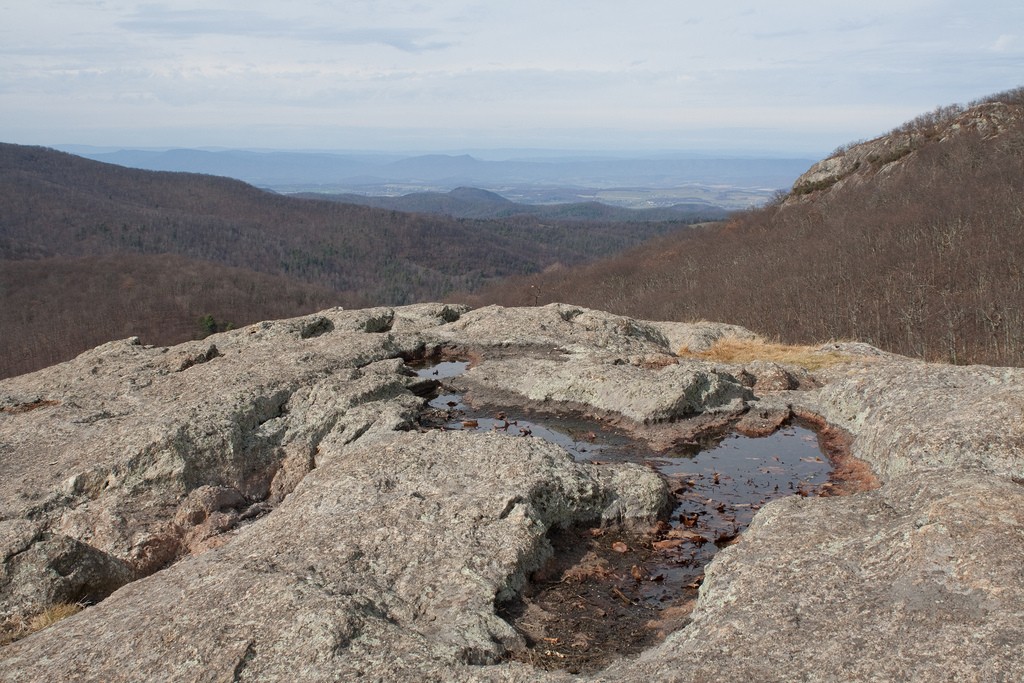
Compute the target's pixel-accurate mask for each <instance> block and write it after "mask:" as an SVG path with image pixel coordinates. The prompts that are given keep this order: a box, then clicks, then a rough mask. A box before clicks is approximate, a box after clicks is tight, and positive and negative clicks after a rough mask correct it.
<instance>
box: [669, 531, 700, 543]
mask: <svg viewBox="0 0 1024 683" xmlns="http://www.w3.org/2000/svg"><path fill="white" fill-rule="evenodd" d="M668 536H669V538H678V539H682V540H684V541H690V542H691V543H696V544H697V545H700V544H702V543H707V542H708V539H707V538H705V537H704V536H701V535H700V534H698V533H697V532H696V531H688V530H686V529H673V530H672V531H670V532H668Z"/></svg>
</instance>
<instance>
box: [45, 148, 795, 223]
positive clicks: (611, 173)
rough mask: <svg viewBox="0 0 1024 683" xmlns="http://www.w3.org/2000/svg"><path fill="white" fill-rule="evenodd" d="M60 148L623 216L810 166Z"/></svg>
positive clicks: (174, 167) (362, 189) (744, 199)
mask: <svg viewBox="0 0 1024 683" xmlns="http://www.w3.org/2000/svg"><path fill="white" fill-rule="evenodd" d="M64 149H65V150H66V151H70V152H73V153H75V154H77V155H79V156H83V157H86V158H89V159H94V160H96V161H103V162H107V163H112V164H118V165H121V166H127V167H130V168H140V169H146V170H152V171H185V172H191V173H206V174H210V175H219V176H226V177H229V178H236V179H238V180H243V181H245V182H247V183H251V184H253V185H257V186H259V187H264V188H268V189H273V190H275V191H277V192H289V193H290V192H327V193H356V194H362V195H386V196H394V195H399V194H409V193H413V192H423V191H430V192H449V191H451V190H454V189H456V188H459V187H479V188H483V189H486V190H490V191H492V192H497V193H499V194H501V195H502V196H504V197H506V198H508V199H513V200H515V201H521V202H527V203H550V202H580V201H587V200H597V201H600V202H602V203H605V204H613V205H619V206H625V207H629V208H641V207H642V208H653V207H665V206H671V205H674V204H686V203H695V202H696V203H706V204H713V205H717V206H720V207H722V208H726V209H731V208H745V207H747V206H750V205H751V204H756V203H761V202H763V201H764V200H766V199H768V198H769V197H770V196H771V195H772V193H774V192H775V191H777V190H779V189H789V187H790V186H791V185H792V184H793V181H794V180H795V179H796V178H797V176H799V175H800V174H801V173H803V172H804V171H805V170H806V169H807V167H808V166H810V165H811V164H812V163H813V162H814V161H815V160H813V159H775V158H708V157H697V156H689V157H688V156H682V155H677V156H660V157H654V158H621V157H608V156H604V157H602V156H576V157H566V156H560V157H559V156H551V157H538V158H528V159H505V160H484V159H479V158H476V157H474V156H471V155H468V154H461V155H447V154H429V155H419V156H405V157H403V156H397V155H393V154H338V153H319V152H279V151H243V150H219V151H207V150H197V149H172V150H163V151H153V150H133V149H127V150H117V151H110V150H97V149H91V148H85V147H65V148H64Z"/></svg>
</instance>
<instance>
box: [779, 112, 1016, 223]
mask: <svg viewBox="0 0 1024 683" xmlns="http://www.w3.org/2000/svg"><path fill="white" fill-rule="evenodd" d="M1022 119H1024V109H1022V108H1021V107H1020V106H1019V105H1017V104H1005V103H1002V102H986V103H982V104H977V105H975V106H972V107H970V108H967V109H963V108H959V107H950V108H948V110H938V111H936V112H934V113H933V114H932V115H926V116H923V117H919V118H918V119H916V120H914V121H911V122H909V123H907V124H905V125H904V126H901V127H900V128H897V129H896V130H893V131H892V132H890V133H888V134H886V135H882V136H880V137H877V138H874V139H872V140H866V141H863V142H858V143H854V144H852V145H849V146H847V147H842V148H840V149H838V150H836V152H834V153H833V154H832V155H830V156H829V157H827V158H826V159H823V160H821V161H819V162H817V163H816V164H814V165H813V166H811V168H809V169H808V170H807V172H806V173H804V174H803V175H801V176H800V177H799V178H797V180H796V182H795V183H793V191H792V193H791V194H790V196H789V198H788V199H787V200H786V201H787V202H789V203H794V202H799V201H802V200H803V198H805V197H807V196H809V195H811V194H815V193H818V192H825V191H832V190H833V189H837V188H841V187H842V186H843V185H846V184H857V183H862V182H864V181H865V180H866V179H868V178H870V177H872V176H874V175H877V174H886V173H891V172H893V171H895V170H896V169H898V167H899V165H900V164H901V163H903V162H904V160H905V159H907V158H909V157H911V156H912V155H913V154H914V153H915V152H916V151H917V150H919V149H921V148H922V147H923V146H925V145H928V144H942V143H944V142H947V141H949V140H952V139H955V138H957V137H958V136H961V135H964V134H976V135H979V136H980V137H981V138H983V139H985V138H995V137H998V136H1000V135H1003V134H1004V133H1006V132H1007V131H1009V130H1013V129H1015V128H1016V127H1017V126H1018V125H1019V124H1020V121H1021V120H1022Z"/></svg>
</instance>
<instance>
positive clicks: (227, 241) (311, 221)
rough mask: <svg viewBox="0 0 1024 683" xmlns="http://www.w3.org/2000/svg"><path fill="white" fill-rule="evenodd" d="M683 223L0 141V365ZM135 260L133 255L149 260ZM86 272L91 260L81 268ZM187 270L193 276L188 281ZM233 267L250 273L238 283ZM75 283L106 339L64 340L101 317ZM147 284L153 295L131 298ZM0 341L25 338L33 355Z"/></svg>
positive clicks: (508, 263)
mask: <svg viewBox="0 0 1024 683" xmlns="http://www.w3.org/2000/svg"><path fill="white" fill-rule="evenodd" d="M684 226H685V222H683V221H674V222H634V223H628V224H627V223H622V222H616V221H603V222H602V221H594V222H588V223H586V224H585V225H584V224H581V223H579V222H567V221H554V220H548V219H541V218H537V217H532V216H519V217H512V218H508V219H501V220H469V219H453V218H450V217H444V216H432V215H425V214H410V213H401V212H397V211H392V210H385V209H376V208H371V207H363V206H355V205H351V204H343V203H338V202H330V201H320V200H309V199H300V198H294V197H285V196H281V195H277V194H274V193H271V192H266V191H263V190H260V189H258V188H255V187H253V186H251V185H247V184H245V183H243V182H240V181H237V180H231V179H228V178H222V177H215V176H209V175H199V174H191V173H173V172H153V171H142V170H137V169H129V168H124V167H121V166H116V165H112V164H105V163H100V162H96V161H92V160H88V159H84V158H81V157H77V156H74V155H70V154H66V153H63V152H57V151H54V150H50V149H45V148H40V147H24V146H19V145H7V144H0V280H2V281H3V282H6V283H7V284H5V285H4V288H3V289H2V290H0V311H2V313H0V327H2V329H3V330H4V335H3V338H2V346H0V374H10V373H12V372H22V371H26V370H27V369H31V368H35V367H42V365H44V364H46V363H49V362H53V361H54V360H55V359H61V358H66V357H68V356H69V355H70V354H74V353H76V352H78V351H81V350H83V349H85V348H87V347H88V346H89V345H92V344H95V343H96V342H97V339H99V340H100V341H103V340H105V339H110V338H113V337H114V336H117V335H124V334H125V333H131V334H143V336H144V341H146V342H149V343H157V342H159V343H171V342H175V341H181V336H182V334H183V333H184V332H183V331H184V330H186V329H194V322H195V320H196V318H197V317H198V316H204V315H211V314H213V315H217V316H223V318H224V319H226V320H231V321H232V322H235V323H236V324H244V323H247V322H252V321H253V320H258V319H263V318H268V317H275V316H280V315H287V314H289V312H290V311H289V310H285V309H282V308H281V307H278V306H276V303H275V305H274V306H270V305H268V304H269V303H270V300H271V299H272V298H273V297H272V295H268V292H274V291H282V292H283V291H289V292H292V294H290V295H289V296H288V297H284V298H283V299H282V300H281V301H282V302H284V301H290V302H292V303H294V302H296V301H306V302H313V301H316V302H328V301H329V302H330V303H333V304H338V305H344V306H364V305H378V304H402V303H408V302H412V301H421V300H426V299H439V298H442V297H444V296H445V295H446V294H447V293H448V292H450V291H452V290H454V289H456V288H459V289H466V290H473V289H475V288H477V287H479V286H480V285H481V284H483V283H485V282H487V281H489V280H491V279H495V278H501V277H505V276H509V275H514V274H525V273H530V272H539V271H541V270H543V269H545V268H551V267H555V266H559V265H573V264H578V263H582V262H585V261H587V260H592V259H594V258H597V257H599V256H602V255H607V254H610V253H613V252H614V251H615V250H621V249H624V248H627V247H629V246H632V245H635V244H639V243H640V242H642V241H643V240H645V239H647V238H649V237H651V236H654V235H658V234H664V233H666V232H671V231H673V230H677V229H681V228H683V227H684ZM125 255H132V256H133V258H131V259H129V258H127V256H125ZM136 257H147V258H148V261H146V263H147V265H142V263H143V261H142V260H140V259H139V258H136ZM170 257H175V258H174V259H171V258H170ZM118 259H121V260H120V261H119V260H118ZM119 263H123V265H118V264H119ZM50 267H52V268H53V269H54V270H52V271H51V272H50V277H49V278H48V279H47V278H44V275H46V273H47V272H48V271H47V268H50ZM89 268H95V269H98V270H97V272H95V273H88V272H87V271H88V270H89ZM121 268H124V269H126V270H130V271H131V272H130V276H131V279H132V280H133V281H134V282H135V283H136V286H135V289H133V290H131V289H125V288H123V287H121V285H120V284H119V283H120V282H121V281H120V280H118V279H117V278H116V277H110V275H112V274H113V273H117V272H118V271H119V269H121ZM187 271H195V272H196V273H200V274H201V277H198V278H197V277H192V276H188V277H186V276H185V273H186V272H187ZM246 271H248V272H251V273H253V274H254V276H253V277H252V278H251V280H250V281H249V282H248V283H247V284H242V281H243V280H244V279H245V276H244V272H246ZM147 272H152V273H153V274H154V278H149V277H147ZM156 273H159V274H160V278H161V279H160V280H159V282H158V281H157V280H156V279H155V274H156ZM176 274H180V277H179V276H178V275H176ZM257 275H258V276H257ZM25 278H28V279H29V280H31V281H33V282H37V283H41V282H43V281H44V280H45V282H46V284H45V285H43V284H38V285H37V287H36V289H35V291H34V292H33V293H32V295H31V297H29V298H26V294H25V292H24V290H23V289H22V288H20V287H18V286H17V285H18V283H19V282H21V281H23V280H24V279H25ZM86 282H87V283H89V284H88V289H89V291H90V292H91V293H92V300H93V301H95V308H97V309H101V308H102V309H103V310H104V311H105V313H104V315H114V317H113V318H111V319H110V320H108V322H107V331H106V332H105V333H103V334H105V335H107V336H105V337H103V336H102V335H100V334H99V333H98V332H97V333H96V334H94V333H89V334H84V333H83V336H82V338H81V339H79V340H78V341H77V342H75V341H73V340H72V339H71V337H73V336H74V335H76V334H78V331H81V330H85V329H87V328H88V329H91V328H92V326H91V324H85V323H83V322H82V321H81V320H79V319H78V318H76V317H75V316H79V315H81V316H84V318H86V319H88V318H89V316H91V315H99V313H98V312H93V311H90V310H89V308H90V306H89V305H88V302H82V301H81V300H80V299H79V298H78V294H79V293H80V292H78V291H76V289H81V286H82V283H86ZM145 288H150V289H154V290H156V291H154V292H147V293H146V295H145V297H144V298H143V299H140V300H136V299H132V298H131V296H130V295H132V296H134V294H137V293H139V292H140V291H141V290H142V289H145ZM186 289H188V290H189V291H195V290H197V289H199V290H202V291H203V292H204V296H203V298H197V297H194V298H191V299H189V301H190V302H191V303H190V304H189V305H183V304H182V303H181V301H182V294H181V293H180V292H181V291H184V290H186ZM238 291H245V292H249V298H248V299H246V300H242V299H239V298H238V297H237V296H236V295H235V294H234V293H235V292H238ZM159 292H163V293H162V294H161V295H160V296H162V297H163V298H160V297H158V296H157V294H158V293H159ZM221 293H223V294H224V298H221V299H218V295H219V294H221ZM228 293H232V294H231V295H230V297H228ZM228 299H230V302H229V300H228ZM143 301H144V302H145V303H140V302H143ZM118 302H119V303H118ZM260 302H262V303H260ZM229 303H230V305H229ZM104 306H106V307H107V308H103V307H104ZM300 308H301V306H300ZM129 311H131V315H130V316H128V312H129ZM214 311H219V312H218V313H214ZM168 312H173V315H174V316H177V317H176V318H175V320H173V321H172V320H169V319H168V320H164V321H163V322H161V323H160V324H159V325H156V326H154V325H153V324H152V321H150V320H147V317H155V318H162V317H164V316H166V315H168V314H169V313H168ZM300 312H301V310H298V309H296V310H295V311H294V313H295V314H298V313H300ZM29 313H30V314H29ZM115 313H116V315H115ZM125 316H128V317H127V318H126V317H125ZM55 319H60V320H64V321H65V322H66V323H67V324H66V325H65V326H64V328H63V330H62V331H61V335H62V336H63V337H64V338H65V339H64V341H62V342H61V348H62V349H63V351H61V352H60V353H55V352H51V351H50V350H48V349H44V348H42V344H43V340H45V339H46V338H47V335H48V334H49V331H48V328H47V320H55ZM154 330H161V331H154ZM150 334H152V335H153V336H149V335H150ZM28 340H31V341H28ZM14 347H17V348H22V349H28V351H29V352H34V351H33V349H37V350H38V355H39V360H38V361H37V362H33V361H31V359H29V358H27V357H25V355H24V352H21V351H19V352H17V353H15V352H14V351H13V350H12V349H13V348H14ZM15 356H17V357H18V358H19V359H21V360H19V361H18V362H17V363H14V361H13V360H12V359H14V358H15Z"/></svg>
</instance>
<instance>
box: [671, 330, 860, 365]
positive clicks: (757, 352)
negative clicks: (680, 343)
mask: <svg viewBox="0 0 1024 683" xmlns="http://www.w3.org/2000/svg"><path fill="white" fill-rule="evenodd" d="M679 355H680V356H686V357H689V358H701V359H704V360H711V361H716V362H719V363H735V364H737V365H740V364H743V363H749V362H751V361H758V360H760V361H772V362H774V363H780V364H783V365H798V366H800V367H803V368H807V369H808V370H820V369H821V368H827V367H830V366H833V365H838V364H839V363H847V362H849V361H851V360H853V357H852V356H850V355H849V354H845V353H840V352H839V351H822V350H820V347H818V346H799V345H795V344H780V343H778V342H770V341H766V340H764V339H740V338H738V337H722V338H721V339H719V340H718V341H716V342H715V343H714V344H712V346H711V348H709V349H708V350H707V351H698V352H694V351H690V349H689V348H682V349H680V350H679Z"/></svg>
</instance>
